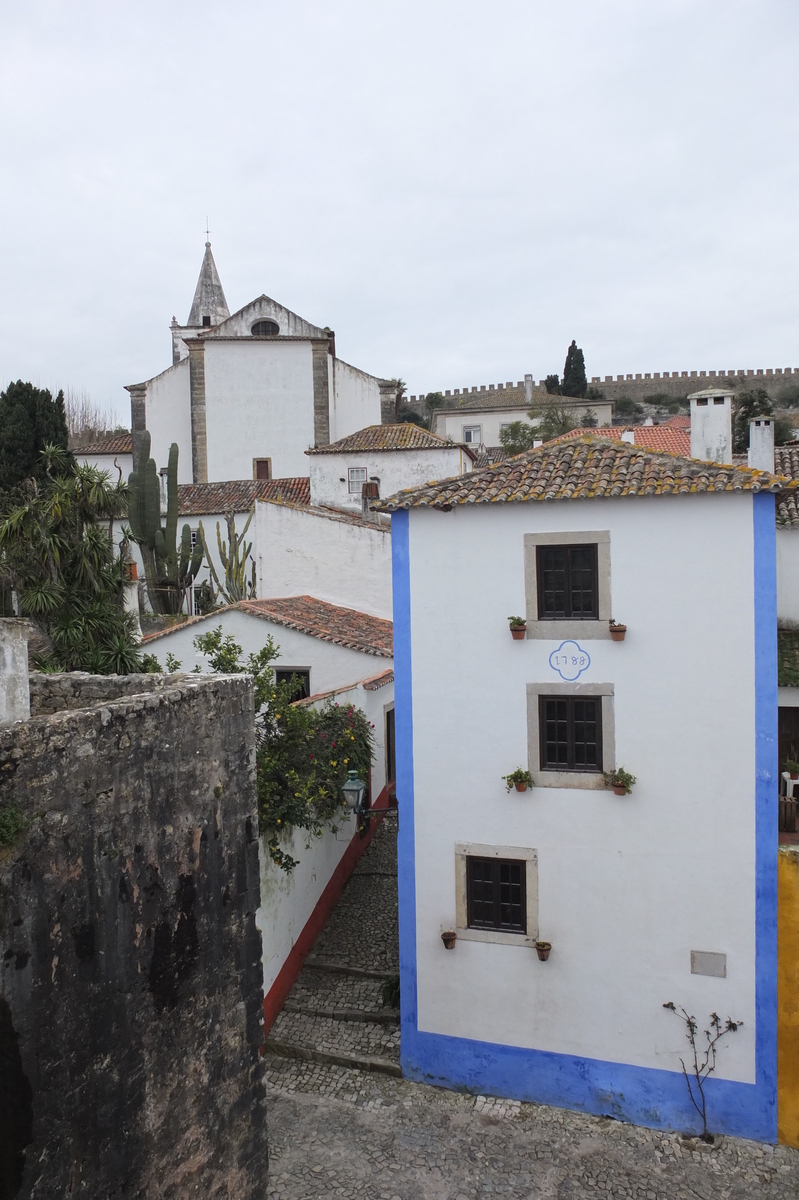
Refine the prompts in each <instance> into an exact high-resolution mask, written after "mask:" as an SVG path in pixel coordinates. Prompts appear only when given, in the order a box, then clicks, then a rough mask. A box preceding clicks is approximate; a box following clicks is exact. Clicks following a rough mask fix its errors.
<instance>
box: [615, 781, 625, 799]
mask: <svg viewBox="0 0 799 1200" xmlns="http://www.w3.org/2000/svg"><path fill="white" fill-rule="evenodd" d="M613 795H614V796H626V795H627V788H626V787H625V786H624V784H623V783H614V785H613Z"/></svg>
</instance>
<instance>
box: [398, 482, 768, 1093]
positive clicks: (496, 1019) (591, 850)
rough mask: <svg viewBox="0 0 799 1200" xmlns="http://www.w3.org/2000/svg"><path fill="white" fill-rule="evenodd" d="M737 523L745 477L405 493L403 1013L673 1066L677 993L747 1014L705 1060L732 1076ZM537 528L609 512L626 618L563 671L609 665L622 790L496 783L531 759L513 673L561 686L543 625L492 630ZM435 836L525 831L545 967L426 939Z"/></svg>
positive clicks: (739, 720)
mask: <svg viewBox="0 0 799 1200" xmlns="http://www.w3.org/2000/svg"><path fill="white" fill-rule="evenodd" d="M752 528H753V526H752V503H751V497H749V496H746V495H741V496H726V495H721V496H718V495H711V496H691V497H685V498H683V497H664V498H646V499H618V500H607V501H605V500H602V501H588V500H587V501H570V502H566V501H564V502H561V503H551V504H546V503H536V504H503V505H497V506H491V505H478V506H474V507H473V508H470V509H466V508H456V509H454V510H453V511H452V512H450V513H439V512H434V511H427V510H420V509H415V510H412V511H411V520H410V577H411V588H412V593H411V622H412V646H413V651H412V653H413V662H412V670H413V737H414V793H415V799H414V810H415V844H416V901H417V954H418V1002H419V1028H420V1029H422V1030H429V1031H433V1032H437V1033H441V1034H450V1035H454V1036H460V1037H464V1038H470V1039H477V1040H481V1041H487V1042H493V1043H505V1044H509V1045H515V1046H520V1047H531V1048H537V1049H540V1050H545V1051H553V1052H557V1053H562V1054H574V1055H580V1056H586V1057H590V1058H596V1059H603V1060H610V1061H615V1062H625V1063H630V1064H636V1065H640V1066H648V1067H658V1068H667V1069H670V1070H679V1061H678V1057H677V1055H678V1052H680V1051H684V1046H685V1041H684V1030H683V1029H682V1027H681V1025H680V1023H679V1022H678V1021H676V1020H675V1019H674V1018H673V1017H672V1016H671V1015H670V1014H668V1013H666V1012H664V1010H663V1008H662V1005H663V1003H664V1002H665V1001H668V1000H674V1001H675V1002H677V1003H680V1004H684V1005H685V1006H686V1008H688V1010H689V1011H690V1012H694V1013H697V1015H699V1014H701V1015H702V1018H703V1019H704V1018H705V1017H706V1015H707V1014H709V1013H710V1012H712V1011H714V1010H716V1011H718V1012H719V1013H721V1014H722V1015H723V1016H726V1015H727V1014H729V1015H730V1016H731V1017H732V1018H733V1019H735V1020H743V1021H744V1026H743V1029H741V1030H739V1032H738V1034H737V1035H736V1036H735V1037H734V1038H729V1039H727V1040H725V1043H724V1047H723V1050H722V1052H721V1053H720V1055H719V1066H718V1074H719V1075H720V1076H722V1077H725V1078H731V1079H737V1080H743V1081H747V1082H752V1081H753V1078H754V1034H755V1020H754V999H755V991H754V952H755V937H754V934H755V859H754V855H755V839H754V828H755V821H754V794H755V774H754V652H753V621H754V615H753V606H754V582H753V557H752V556H753V532H752ZM542 530H548V531H562V530H570V531H575V532H576V531H580V532H587V531H593V530H609V531H610V555H611V590H612V606H613V615H614V617H615V619H616V620H617V621H619V622H624V623H626V624H627V625H628V633H627V637H626V640H625V641H624V642H623V643H616V642H612V641H610V640H607V639H605V640H597V641H593V640H591V639H590V631H589V628H588V626H587V627H586V633H585V637H584V638H580V639H579V640H580V645H581V646H583V648H585V649H587V650H588V651H589V654H590V657H591V665H590V667H589V669H588V670H587V671H586V672H585V673H584V674H583V675H582V676H581V682H587V683H606V682H610V683H612V684H613V685H614V688H615V702H614V708H615V751H616V763H617V764H618V765H623V766H624V767H626V768H627V770H628V771H630V772H632V774H634V775H635V776H636V777H637V780H638V782H637V783H636V785H635V788H634V790H633V792H632V795H630V796H626V797H623V798H619V797H616V796H614V795H613V793H612V792H610V791H604V790H600V791H589V790H578V789H559V788H553V787H548V788H535V789H533V790H532V791H531V792H527V793H525V794H519V793H517V792H515V791H513V792H511V793H510V794H508V793H506V791H505V786H504V784H503V782H502V779H501V776H502V775H505V774H507V773H508V772H509V771H511V770H513V769H514V768H516V767H520V766H522V767H524V766H527V764H528V747H527V704H526V687H527V684H528V683H539V682H546V681H551V682H552V683H558V684H560V683H561V682H562V680H561V678H560V677H559V675H557V674H556V673H555V671H554V670H553V669H552V668H551V667H550V665H549V655H550V654H551V652H552V651H553V650H555V649H556V648H557V647H558V646H559V644H560V639H559V638H558V637H557V636H554V637H553V639H552V640H551V641H545V640H535V639H528V640H525V641H522V642H516V641H513V640H512V639H511V637H510V635H509V633H508V623H507V617H508V615H509V614H515V613H523V612H524V611H525V593H524V559H523V543H524V535H525V534H526V533H531V532H536V531H542ZM467 650H468V653H467V652H466V651H467ZM400 753H401V748H400ZM534 765H535V764H534ZM456 842H474V843H483V844H493V845H507V846H518V847H527V848H532V849H535V850H537V852H538V878H539V898H538V899H539V922H540V924H539V928H540V937H541V938H543V939H546V940H549V941H551V942H552V944H553V949H552V953H551V957H550V959H549V961H548V962H547V963H546V964H544V963H541V962H539V961H538V959H537V957H536V955H535V952H534V951H532V950H530V949H526V948H523V947H520V946H504V945H496V944H489V943H484V942H477V941H475V942H472V941H469V942H460V941H459V942H458V944H457V947H456V950H455V952H454V953H442V947H441V940H440V936H439V934H440V930H441V929H442V928H450V927H452V922H453V921H454V919H455V859H454V847H455V843H456ZM401 869H402V867H401ZM691 950H710V951H717V952H722V953H726V955H727V972H728V973H727V978H726V979H718V978H708V977H705V976H699V975H692V974H691V968H690V952H691Z"/></svg>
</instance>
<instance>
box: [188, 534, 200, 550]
mask: <svg viewBox="0 0 799 1200" xmlns="http://www.w3.org/2000/svg"><path fill="white" fill-rule="evenodd" d="M189 536H190V537H191V548H192V550H193V549H194V547H195V546H196V545H197V538H198V537H199V536H200V531H199V529H192V530H190V533H189Z"/></svg>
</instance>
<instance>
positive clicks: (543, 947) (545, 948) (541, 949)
mask: <svg viewBox="0 0 799 1200" xmlns="http://www.w3.org/2000/svg"><path fill="white" fill-rule="evenodd" d="M551 949H552V943H551V942H536V944H535V952H536V954H537V955H538V957H539V958H540V959H541V962H546V961H547V959H548V958H549V952H550V950H551Z"/></svg>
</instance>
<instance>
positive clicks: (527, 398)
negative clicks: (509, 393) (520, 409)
mask: <svg viewBox="0 0 799 1200" xmlns="http://www.w3.org/2000/svg"><path fill="white" fill-rule="evenodd" d="M524 403H525V404H532V403H533V377H532V375H525V377H524Z"/></svg>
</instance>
